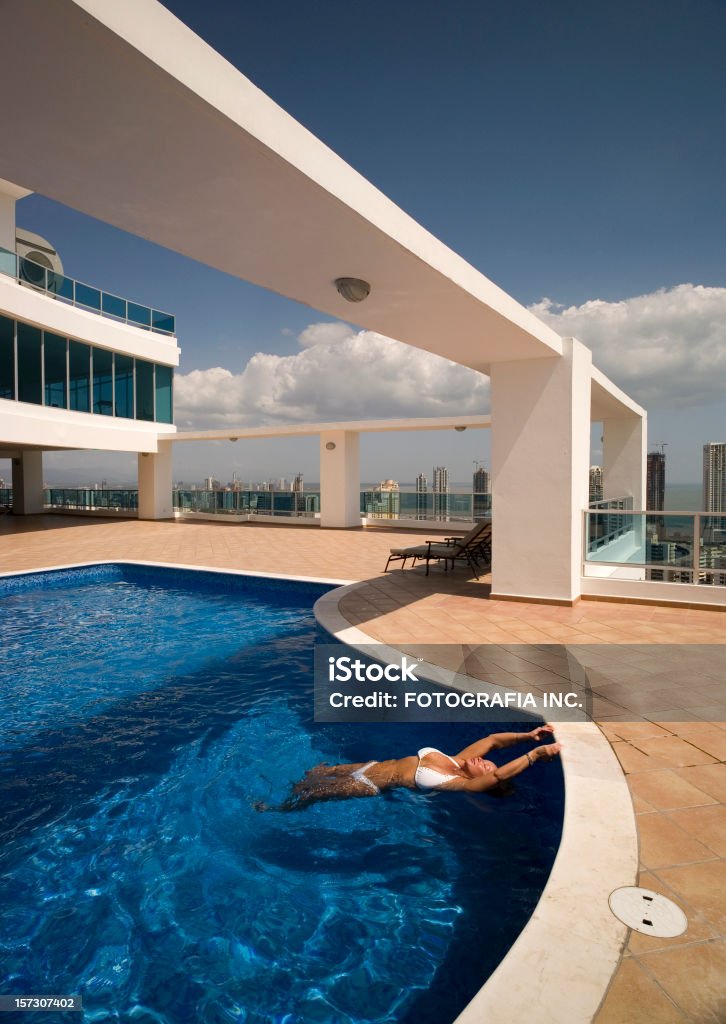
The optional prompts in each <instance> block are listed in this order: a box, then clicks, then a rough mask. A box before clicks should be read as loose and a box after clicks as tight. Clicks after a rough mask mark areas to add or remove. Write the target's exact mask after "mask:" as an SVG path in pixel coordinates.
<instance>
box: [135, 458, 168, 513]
mask: <svg viewBox="0 0 726 1024" xmlns="http://www.w3.org/2000/svg"><path fill="white" fill-rule="evenodd" d="M138 462H139V470H138V481H139V519H172V518H173V516H174V507H173V504H172V479H171V471H172V465H171V441H159V443H158V452H157V453H156V454H155V455H154V454H151V453H150V452H149V453H146V452H142V453H140V454H139V457H138Z"/></svg>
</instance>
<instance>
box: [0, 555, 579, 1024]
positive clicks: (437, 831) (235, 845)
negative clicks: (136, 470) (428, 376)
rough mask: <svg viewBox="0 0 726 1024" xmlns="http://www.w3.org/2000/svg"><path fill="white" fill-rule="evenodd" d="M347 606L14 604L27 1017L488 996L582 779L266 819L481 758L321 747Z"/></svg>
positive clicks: (259, 598)
mask: <svg viewBox="0 0 726 1024" xmlns="http://www.w3.org/2000/svg"><path fill="white" fill-rule="evenodd" d="M326 589H327V588H326V587H324V586H319V585H313V584H302V583H288V582H279V581H270V580H264V579H260V578H250V577H234V576H220V575H219V574H212V573H195V572H183V571H180V570H172V569H156V568H153V569H152V568H141V567H133V566H102V567H96V568H92V569H85V570H73V571H67V572H54V573H44V574H34V575H32V576H24V577H13V578H10V579H6V580H0V635H1V636H2V662H1V663H0V675H1V676H2V682H1V688H0V696H1V698H2V702H1V705H0V706H1V708H2V734H1V737H0V851H1V852H0V962H1V963H2V974H3V980H2V992H3V993H12V994H27V993H45V994H55V995H58V994H78V993H80V994H81V995H82V996H83V999H84V1004H85V1010H84V1014H83V1020H84V1021H104V1022H106V1021H109V1022H110V1021H123V1022H140V1024H152V1022H154V1024H162V1022H168V1024H182V1022H186V1021H189V1022H199V1021H201V1022H209V1024H216V1022H220V1024H221V1022H223V1021H230V1022H247V1024H271V1022H275V1024H308V1022H310V1024H312V1022H321V1024H322V1022H325V1024H364V1022H399V1024H413V1022H414V1021H415V1022H416V1024H428V1022H430V1024H446V1022H447V1021H451V1020H453V1019H454V1017H455V1016H456V1015H457V1013H458V1012H459V1011H460V1010H461V1009H462V1008H463V1006H464V1005H465V1004H466V1002H467V1001H468V1000H469V999H470V998H471V997H472V996H473V995H474V993H475V992H476V990H477V989H478V988H479V987H480V986H481V984H482V983H483V982H484V980H485V979H486V977H487V976H488V975H489V973H491V971H492V970H493V969H494V967H495V966H496V965H497V963H498V962H499V961H500V960H501V958H502V956H503V955H504V954H505V953H506V951H507V949H508V948H509V946H510V945H511V944H512V942H513V941H514V939H515V938H516V936H517V934H518V933H519V931H521V929H522V927H523V926H524V924H525V922H526V920H527V918H528V916H529V914H530V913H531V911H532V909H533V907H534V905H535V904H536V901H537V899H538V896H539V893H540V892H541V890H542V887H543V886H544V883H545V881H546V878H547V875H548V874H549V870H550V868H551V865H552V861H553V859H554V855H555V852H556V847H557V845H558V843H559V837H560V830H561V821H562V777H561V771H560V768H559V765H557V764H552V765H542V766H538V767H537V770H536V771H535V772H531V773H525V774H524V775H522V776H521V777H520V778H518V779H517V783H516V787H515V790H514V793H513V795H512V796H510V797H509V798H506V799H493V798H491V797H485V796H482V797H464V796H461V795H459V796H457V795H452V794H443V793H442V794H438V795H434V796H426V795H424V794H419V793H416V792H412V791H408V790H396V791H394V792H392V793H389V794H385V795H383V796H381V797H378V798H376V799H360V800H348V801H342V802H329V803H321V804H318V805H315V806H312V807H310V808H308V809H306V810H305V811H302V812H298V813H293V814H273V813H268V814H261V813H259V812H257V811H256V810H255V809H254V807H253V803H254V801H255V800H264V801H265V802H267V803H275V802H276V801H279V800H282V799H283V798H284V797H285V796H286V795H287V793H288V792H289V786H290V783H291V782H293V781H295V780H297V779H299V778H300V777H301V776H302V775H303V773H304V772H305V770H306V769H307V768H309V767H311V766H312V765H314V764H316V763H318V762H320V761H328V762H333V763H334V762H348V761H368V760H371V759H384V758H387V757H398V756H404V755H405V754H409V753H411V752H415V750H416V749H417V748H418V747H420V746H423V745H431V746H437V747H440V748H442V749H443V750H448V751H450V752H456V751H457V750H459V749H461V748H462V747H463V746H465V745H466V744H467V743H469V742H471V740H472V739H474V738H476V736H477V735H480V734H481V732H482V730H478V729H476V728H475V727H473V726H469V725H436V726H432V725H420V724H418V725H413V724H411V725H400V724H397V725H341V724H336V725H316V724H314V723H313V722H312V720H311V719H312V706H313V701H312V647H313V643H314V640H315V623H314V619H313V616H312V604H313V603H314V601H315V599H316V598H317V597H318V596H320V594H321V593H323V592H324V591H325V590H326ZM498 728H499V727H498ZM513 728H514V729H517V728H518V727H517V726H514V727H513ZM519 728H521V727H519ZM483 731H487V730H483ZM510 756H511V755H510ZM23 1019H27V1020H28V1021H33V1022H34V1024H42V1022H43V1021H59V1020H66V1021H71V1022H72V1021H73V1020H78V1019H79V1016H78V1015H76V1016H73V1015H70V1016H69V1015H61V1014H55V1015H54V1014H45V1013H32V1014H27V1015H25V1017H24V1016H23V1015H22V1014H20V1013H18V1014H8V1015H7V1020H8V1024H10V1022H11V1021H12V1020H18V1021H19V1020H23Z"/></svg>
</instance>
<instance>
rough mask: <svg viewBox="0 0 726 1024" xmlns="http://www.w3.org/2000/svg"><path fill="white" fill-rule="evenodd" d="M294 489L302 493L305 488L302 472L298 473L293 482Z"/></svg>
mask: <svg viewBox="0 0 726 1024" xmlns="http://www.w3.org/2000/svg"><path fill="white" fill-rule="evenodd" d="M292 489H293V491H298V492H300V493H302V492H303V491H304V490H305V481H304V477H303V474H302V473H297V474H296V475H295V479H294V480H293V482H292Z"/></svg>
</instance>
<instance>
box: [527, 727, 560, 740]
mask: <svg viewBox="0 0 726 1024" xmlns="http://www.w3.org/2000/svg"><path fill="white" fill-rule="evenodd" d="M554 731H555V730H554V726H551V725H538V726H537V728H536V729H532V731H531V732H529V733H527V735H528V737H529V738H530V739H531V740H532V742H533V743H539V741H540V740H542V739H544V738H545V737H546V736H547V737H549V736H551V735H552V733H553V732H554Z"/></svg>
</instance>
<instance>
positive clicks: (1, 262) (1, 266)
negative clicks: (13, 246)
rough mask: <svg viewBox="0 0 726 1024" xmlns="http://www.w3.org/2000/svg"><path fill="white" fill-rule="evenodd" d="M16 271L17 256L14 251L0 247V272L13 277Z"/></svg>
mask: <svg viewBox="0 0 726 1024" xmlns="http://www.w3.org/2000/svg"><path fill="white" fill-rule="evenodd" d="M17 272H18V264H17V257H16V255H15V253H14V252H9V251H8V250H7V249H0V274H7V275H8V277H15V275H16V274H17Z"/></svg>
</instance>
